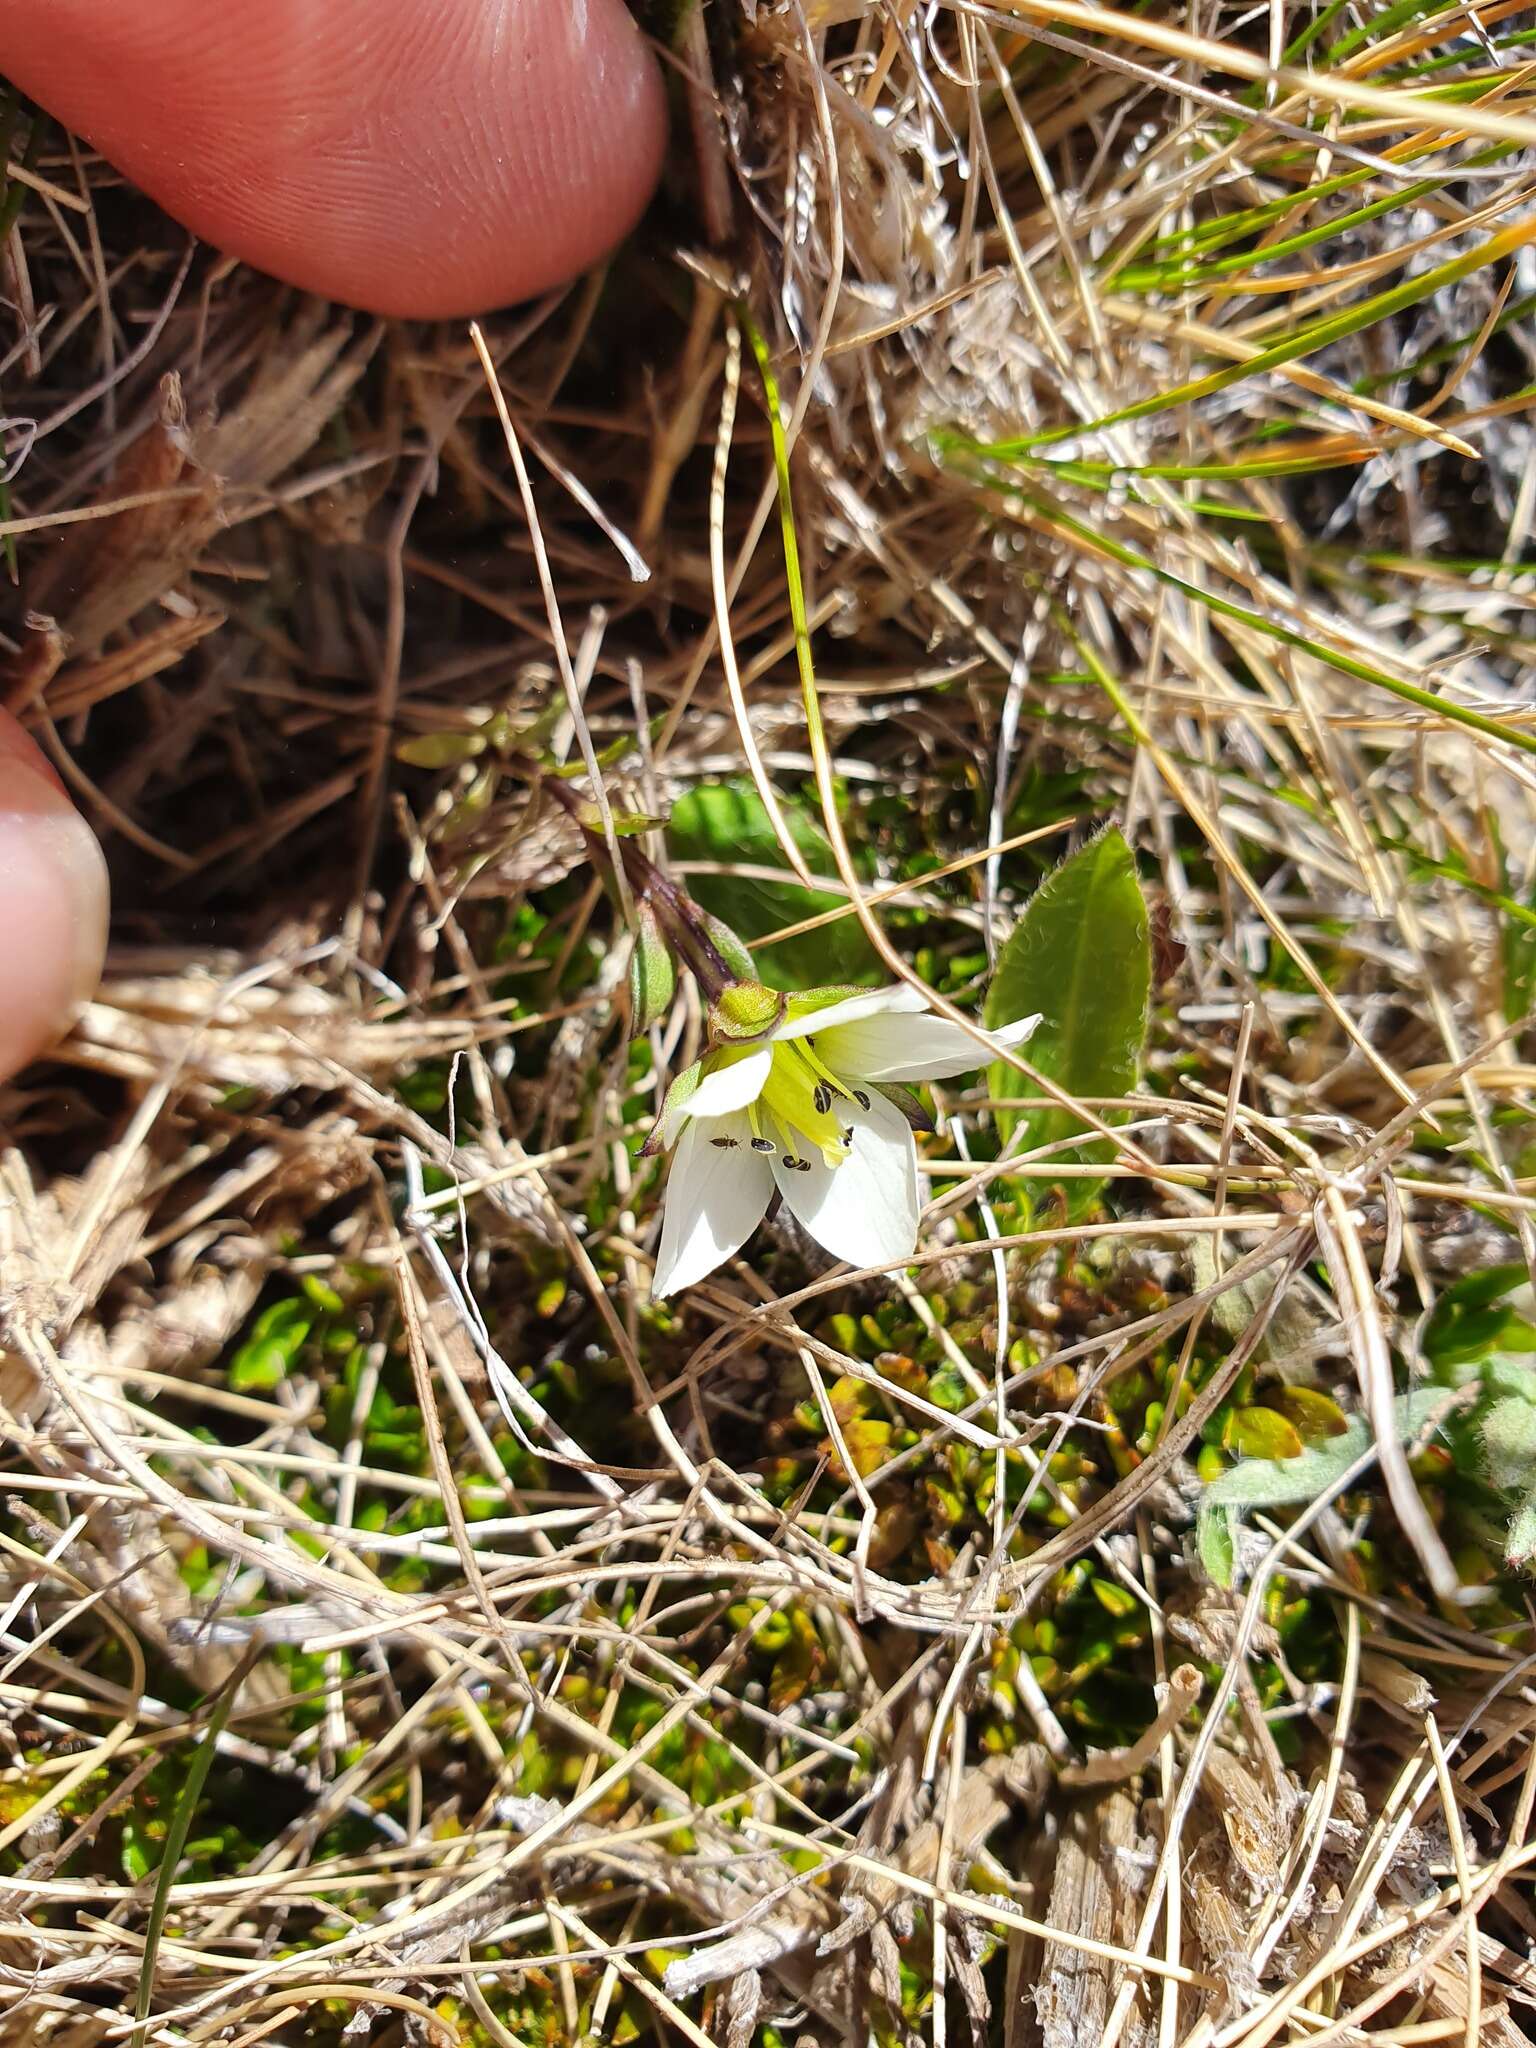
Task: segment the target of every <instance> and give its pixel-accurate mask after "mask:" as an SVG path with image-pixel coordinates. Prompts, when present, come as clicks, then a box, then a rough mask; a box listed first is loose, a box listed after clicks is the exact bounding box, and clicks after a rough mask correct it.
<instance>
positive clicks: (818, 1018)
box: [771, 981, 928, 1038]
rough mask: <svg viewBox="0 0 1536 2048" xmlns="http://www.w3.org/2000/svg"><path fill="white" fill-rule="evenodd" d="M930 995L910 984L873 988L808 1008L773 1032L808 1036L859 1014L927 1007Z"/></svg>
mask: <svg viewBox="0 0 1536 2048" xmlns="http://www.w3.org/2000/svg"><path fill="white" fill-rule="evenodd" d="M927 1007H928V998H927V997H926V996H925V995H923V994H921V993H920V991H919V990H917V989H915V988H913V987H912V986H911V985H910V983H908V982H905V981H901V982H898V983H897V984H896V986H895V987H894V988H872V989H870V990H869V991H868V992H867V993H865V994H860V995H856V996H846V997H844V999H843V1001H842V1002H840V1003H828V1005H827V1007H826V1008H825V1009H824V1010H809V1011H807V1012H806V1014H805V1015H804V1016H803V1017H789V1018H786V1019H785V1021H784V1022H783V1023H782V1024H780V1025H779V1026H778V1027H777V1029H776V1030H774V1031H773V1032H772V1034H771V1036H772V1037H774V1038H809V1037H811V1036H812V1034H813V1033H815V1032H818V1031H833V1030H835V1029H836V1028H837V1026H838V1025H839V1024H851V1023H852V1022H853V1021H854V1019H855V1018H857V1017H878V1016H880V1015H881V1013H882V1012H884V1011H886V1010H898V1011H906V1012H908V1013H909V1014H910V1013H911V1012H912V1011H914V1010H926V1009H927Z"/></svg>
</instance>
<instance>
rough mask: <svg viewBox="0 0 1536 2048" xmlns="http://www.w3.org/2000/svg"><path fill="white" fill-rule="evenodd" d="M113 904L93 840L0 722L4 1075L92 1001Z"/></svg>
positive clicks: (49, 775) (29, 748) (1, 719)
mask: <svg viewBox="0 0 1536 2048" xmlns="http://www.w3.org/2000/svg"><path fill="white" fill-rule="evenodd" d="M107 903H108V894H107V867H106V862H105V861H104V860H103V858H102V853H101V848H100V846H99V845H98V844H97V841H96V836H95V834H94V833H93V832H92V831H91V828H90V827H89V825H87V824H86V822H85V820H84V818H82V817H81V815H80V813H79V812H78V811H77V810H76V809H75V807H74V805H73V804H72V803H71V802H70V800H69V798H68V796H67V795H66V794H65V793H64V789H63V787H62V785H61V784H60V782H59V780H58V778H57V777H56V776H55V775H54V773H53V771H52V770H51V769H50V768H49V767H48V765H47V763H46V761H45V760H44V759H43V756H42V755H41V754H40V753H39V752H38V750H37V748H36V747H35V746H34V745H33V744H32V742H31V741H30V740H29V739H28V738H27V737H26V735H25V733H23V732H22V731H21V729H20V727H19V726H18V725H17V724H16V722H15V721H14V719H12V718H10V717H9V716H8V715H7V714H5V713H0V963H3V967H0V1076H4V1075H9V1074H13V1073H15V1072H16V1071H17V1070H18V1069H19V1068H21V1067H23V1066H25V1065H26V1063H27V1062H28V1060H32V1059H35V1058H36V1057H37V1056H38V1054H39V1053H42V1052H45V1051H46V1050H47V1048H48V1047H49V1046H50V1045H51V1044H53V1043H54V1041H55V1040H56V1039H58V1038H59V1037H61V1036H62V1035H63V1033H64V1032H65V1031H67V1030H68V1029H69V1026H70V1025H71V1023H72V1022H73V1021H74V1018H75V1016H76V1014H77V1013H78V1011H79V1009H80V1006H81V1005H82V1004H83V1003H85V1002H86V1001H88V1000H89V998H90V997H91V996H92V995H93V994H94V993H95V990H96V985H97V983H98V981H99V980H100V978H101V968H102V961H103V959H104V958H105V955H106V945H107Z"/></svg>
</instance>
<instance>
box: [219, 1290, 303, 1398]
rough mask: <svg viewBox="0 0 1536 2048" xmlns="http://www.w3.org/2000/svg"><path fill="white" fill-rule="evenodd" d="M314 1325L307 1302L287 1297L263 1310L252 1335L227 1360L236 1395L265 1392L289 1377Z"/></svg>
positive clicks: (230, 1379)
mask: <svg viewBox="0 0 1536 2048" xmlns="http://www.w3.org/2000/svg"><path fill="white" fill-rule="evenodd" d="M314 1326H315V1312H314V1310H313V1309H312V1308H311V1307H310V1305H309V1303H308V1302H307V1301H304V1300H302V1299H299V1298H297V1297H293V1296H290V1297H289V1298H288V1299H287V1300H286V1301H275V1302H273V1304H272V1306H271V1307H270V1308H265V1309H263V1310H262V1312H261V1314H260V1315H259V1316H258V1317H257V1318H256V1320H255V1322H254V1323H253V1324H252V1326H251V1334H250V1336H249V1337H247V1338H246V1340H245V1342H244V1343H243V1344H242V1345H241V1346H240V1348H239V1350H238V1351H236V1353H235V1355H234V1357H233V1358H232V1359H231V1360H230V1363H229V1384H230V1386H231V1388H232V1389H233V1390H234V1392H236V1393H237V1394H253V1393H266V1392H269V1391H270V1390H271V1389H272V1388H273V1387H275V1386H279V1385H280V1384H281V1383H282V1381H283V1380H285V1379H286V1378H287V1377H288V1371H289V1368H290V1366H291V1365H292V1364H293V1362H294V1360H295V1359H296V1358H297V1357H298V1355H299V1353H300V1352H301V1351H302V1350H303V1348H304V1345H305V1343H306V1342H307V1340H308V1338H309V1333H310V1331H311V1330H312V1329H313V1328H314Z"/></svg>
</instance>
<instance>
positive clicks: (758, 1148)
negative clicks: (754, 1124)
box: [752, 1138, 773, 1152]
mask: <svg viewBox="0 0 1536 2048" xmlns="http://www.w3.org/2000/svg"><path fill="white" fill-rule="evenodd" d="M752 1150H753V1151H754V1152H771V1151H772V1150H773V1140H772V1138H754V1139H753V1140H752Z"/></svg>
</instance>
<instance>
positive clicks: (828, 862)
mask: <svg viewBox="0 0 1536 2048" xmlns="http://www.w3.org/2000/svg"><path fill="white" fill-rule="evenodd" d="M780 808H781V809H782V811H783V813H784V818H785V821H786V823H787V824H788V826H789V829H790V832H791V833H792V834H793V836H794V841H795V845H796V847H797V848H798V849H799V851H800V854H801V856H802V857H803V859H804V861H805V864H806V866H807V867H808V868H809V869H810V870H811V871H812V873H813V874H814V873H818V872H819V873H821V874H828V873H830V872H831V870H832V866H833V861H832V849H831V847H830V846H829V845H828V844H827V840H826V836H825V834H824V833H823V832H822V829H821V827H820V826H819V825H818V824H817V822H816V820H815V818H814V817H813V816H812V815H811V813H810V811H809V810H808V809H807V807H806V806H805V805H804V804H802V803H798V802H796V801H794V800H793V799H785V798H781V799H780ZM667 844H668V845H669V846H670V847H671V849H672V852H673V854H674V856H675V857H676V858H677V859H679V860H709V861H719V862H721V863H722V864H723V865H724V866H725V867H727V868H742V867H759V868H778V869H780V870H781V871H784V872H786V873H787V868H786V864H785V859H784V849H783V848H782V847H781V846H780V844H779V842H778V839H777V837H776V835H775V833H774V829H773V825H772V823H771V821H770V819H769V817H768V813H767V811H766V810H765V809H764V808H763V802H762V799H761V797H759V795H758V793H757V791H756V790H755V789H754V788H753V787H752V785H751V783H750V782H745V781H738V782H706V783H700V784H699V785H698V787H697V788H695V789H691V790H689V791H688V792H687V793H686V794H685V795H684V796H682V797H681V798H680V799H679V800H678V802H677V803H676V804H675V805H674V806H673V809H672V818H671V822H670V823H669V825H668V827H667ZM686 880H687V883H688V887H689V890H690V892H691V893H692V895H693V897H694V898H695V900H696V901H697V902H698V903H700V904H701V905H702V906H703V908H704V909H705V910H707V911H709V912H711V913H712V915H714V916H715V917H718V918H723V919H724V921H725V922H726V923H727V924H728V925H729V926H730V927H731V929H732V931H734V932H737V933H739V934H740V936H741V937H742V938H744V939H747V940H753V939H763V938H766V937H767V936H768V934H769V933H770V932H776V931H778V930H780V929H781V927H783V926H784V925H790V924H800V923H803V922H804V920H805V919H806V918H809V917H819V916H821V915H823V914H824V913H825V912H827V911H829V910H842V909H845V908H846V898H844V897H842V896H837V895H833V894H832V893H831V891H829V890H825V889H807V888H805V887H803V886H802V885H801V884H800V883H799V882H794V881H783V882H768V881H762V880H760V879H758V878H757V877H756V876H753V875H743V874H739V873H727V874H720V875H690V876H688V877H687V878H686ZM753 963H754V972H755V973H756V974H757V975H758V976H759V977H760V978H761V979H762V980H763V981H765V982H767V983H768V985H769V987H770V988H780V989H790V988H805V987H810V986H812V985H814V984H815V983H817V982H830V981H838V982H855V983H857V984H858V985H859V986H860V987H867V986H868V985H869V984H870V983H872V982H874V981H876V980H878V979H879V978H880V968H879V962H878V961H877V960H876V958H875V954H874V950H873V948H872V947H871V946H870V943H869V941H868V939H866V938H865V936H864V933H863V931H862V929H861V928H860V926H859V923H858V920H857V919H856V918H854V917H852V916H849V917H844V918H840V919H839V920H838V922H837V923H836V924H828V925H823V926H822V928H821V929H820V931H814V932H803V933H802V934H801V935H800V937H798V938H794V939H784V940H781V941H780V943H779V944H778V945H775V946H766V947H764V948H763V949H762V950H761V951H760V952H758V953H756V954H754V955H753Z"/></svg>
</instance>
